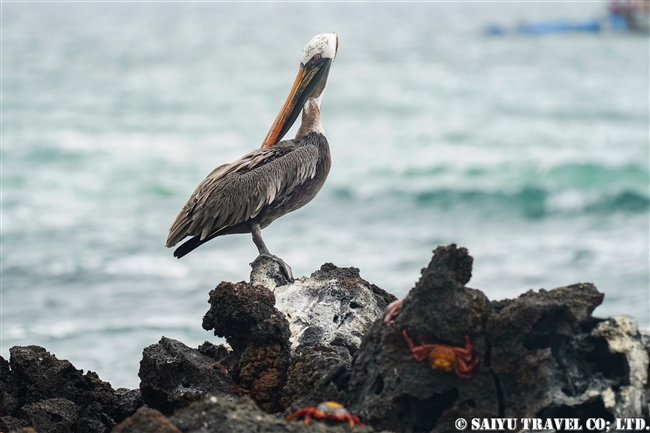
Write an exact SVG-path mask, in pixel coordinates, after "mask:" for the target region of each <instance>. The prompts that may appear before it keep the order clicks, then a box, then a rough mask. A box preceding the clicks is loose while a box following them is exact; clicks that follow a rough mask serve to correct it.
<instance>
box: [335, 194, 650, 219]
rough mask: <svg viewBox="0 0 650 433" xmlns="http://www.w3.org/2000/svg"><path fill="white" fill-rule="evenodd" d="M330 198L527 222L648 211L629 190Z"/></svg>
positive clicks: (645, 200) (648, 201)
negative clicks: (518, 217)
mask: <svg viewBox="0 0 650 433" xmlns="http://www.w3.org/2000/svg"><path fill="white" fill-rule="evenodd" d="M334 197H335V199H336V200H339V201H350V200H361V201H364V202H366V204H371V203H376V202H378V201H382V202H385V203H392V205H399V206H405V205H406V206H409V205H410V206H412V207H413V208H416V209H437V210H439V211H443V212H458V211H460V212H476V213H481V214H482V215H484V216H488V215H502V214H512V213H515V214H518V215H522V216H524V217H525V218H529V219H536V218H544V217H550V216H554V215H576V214H593V215H609V214H614V213H647V212H649V211H650V197H648V195H647V194H643V193H639V192H637V191H632V190H624V191H620V192H617V193H604V194H593V193H584V192H581V191H577V190H569V191H549V190H547V189H543V188H536V187H525V188H521V189H519V190H515V191H512V192H504V191H485V190H479V189H473V190H455V189H446V188H445V189H437V190H431V191H421V192H409V191H399V190H390V191H385V192H384V193H383V194H377V193H375V194H372V195H369V196H365V197H361V196H360V195H359V194H358V193H356V192H355V191H354V190H353V189H350V188H337V189H335V190H334Z"/></svg>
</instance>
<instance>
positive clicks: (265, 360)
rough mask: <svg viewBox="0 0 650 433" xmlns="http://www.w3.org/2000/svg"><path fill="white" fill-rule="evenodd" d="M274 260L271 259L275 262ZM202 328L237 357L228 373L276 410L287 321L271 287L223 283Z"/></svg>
mask: <svg viewBox="0 0 650 433" xmlns="http://www.w3.org/2000/svg"><path fill="white" fill-rule="evenodd" d="M273 263H275V262H273ZM208 302H209V303H210V305H211V307H210V310H209V311H208V312H207V313H206V314H205V316H204V317H203V328H204V329H205V330H211V329H214V333H215V335H218V336H221V337H224V336H225V337H226V341H227V342H228V343H229V344H230V346H231V347H232V348H233V352H234V354H235V356H237V357H238V358H239V361H238V363H237V364H236V366H235V368H234V370H233V372H232V377H233V379H234V380H235V382H236V383H237V384H238V385H239V386H240V387H242V388H244V389H246V390H248V391H249V392H250V394H251V396H252V397H253V398H254V399H255V400H256V401H257V402H258V404H259V405H260V406H261V407H262V408H263V409H264V410H266V411H268V412H278V411H280V410H281V409H282V408H281V406H280V404H279V400H280V396H281V391H282V388H283V387H284V385H285V383H286V381H287V369H288V367H289V362H290V353H289V324H288V322H287V320H286V319H285V317H284V315H283V314H282V313H280V312H279V311H278V310H277V309H276V308H275V307H274V306H273V305H274V304H275V297H274V295H273V292H271V291H270V290H269V289H267V288H265V287H263V286H260V285H252V284H248V283H246V282H243V281H242V282H240V283H237V284H232V283H227V282H222V283H221V284H219V285H218V286H217V287H216V288H215V289H214V290H212V291H211V292H210V300H209V301H208Z"/></svg>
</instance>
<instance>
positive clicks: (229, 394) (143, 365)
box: [139, 337, 242, 414]
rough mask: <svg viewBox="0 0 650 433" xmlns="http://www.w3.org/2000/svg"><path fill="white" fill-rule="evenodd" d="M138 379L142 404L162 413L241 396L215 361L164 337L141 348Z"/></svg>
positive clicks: (225, 370) (221, 366) (217, 361)
mask: <svg viewBox="0 0 650 433" xmlns="http://www.w3.org/2000/svg"><path fill="white" fill-rule="evenodd" d="M139 376H140V391H141V392H142V400H143V401H144V403H145V404H146V405H147V406H149V407H151V408H154V409H158V410H159V411H161V412H162V413H165V414H170V413H173V412H174V411H175V410H177V409H180V408H182V407H185V406H188V405H189V404H190V403H192V402H194V401H198V400H201V399H203V398H204V397H207V396H213V395H217V396H220V397H223V398H226V399H229V400H234V399H237V398H239V397H240V396H241V395H242V393H241V392H240V390H239V387H238V386H237V385H236V384H235V382H233V380H232V378H231V377H230V374H229V373H228V370H227V368H226V367H224V366H223V364H221V363H220V362H219V360H218V358H211V357H210V356H206V355H204V354H203V353H201V352H200V351H199V350H197V349H192V348H190V347H187V346H186V345H184V344H183V343H181V342H180V341H176V340H172V339H170V338H166V337H163V338H161V339H160V342H158V343H157V344H152V345H151V346H149V347H147V348H145V349H144V351H143V352H142V361H140V372H139Z"/></svg>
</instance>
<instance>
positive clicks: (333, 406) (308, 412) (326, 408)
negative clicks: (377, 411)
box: [287, 401, 363, 428]
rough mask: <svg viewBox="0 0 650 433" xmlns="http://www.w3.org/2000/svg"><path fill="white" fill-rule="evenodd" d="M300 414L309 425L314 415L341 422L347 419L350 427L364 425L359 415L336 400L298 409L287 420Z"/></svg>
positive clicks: (317, 417)
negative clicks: (349, 410)
mask: <svg viewBox="0 0 650 433" xmlns="http://www.w3.org/2000/svg"><path fill="white" fill-rule="evenodd" d="M300 416H304V417H305V421H304V422H305V425H309V421H310V420H311V418H312V417H314V418H316V419H331V420H334V421H341V422H343V421H347V422H348V424H349V426H350V428H354V426H355V424H358V425H361V426H362V425H363V423H362V422H361V420H360V419H359V417H358V416H356V415H352V414H351V413H350V412H348V411H347V409H345V408H344V407H343V405H341V404H339V403H337V402H335V401H325V402H323V403H321V404H319V405H318V406H316V407H314V406H309V407H303V408H302V409H298V410H297V411H295V412H294V413H292V414H291V415H289V416H288V417H287V421H291V420H292V419H294V418H298V417H300Z"/></svg>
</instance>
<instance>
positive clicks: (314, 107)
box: [294, 95, 325, 140]
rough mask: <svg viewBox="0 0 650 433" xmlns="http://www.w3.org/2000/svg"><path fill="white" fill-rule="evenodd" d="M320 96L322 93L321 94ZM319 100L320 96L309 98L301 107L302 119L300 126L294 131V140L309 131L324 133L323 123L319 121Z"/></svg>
mask: <svg viewBox="0 0 650 433" xmlns="http://www.w3.org/2000/svg"><path fill="white" fill-rule="evenodd" d="M321 97H322V95H321ZM320 102H321V98H320V97H318V98H309V99H308V100H307V102H305V106H304V107H302V119H301V121H300V128H298V132H296V138H294V140H300V139H301V138H302V137H304V136H305V135H307V134H309V133H310V132H318V133H320V134H321V135H325V130H324V129H323V125H322V124H321V123H320Z"/></svg>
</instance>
